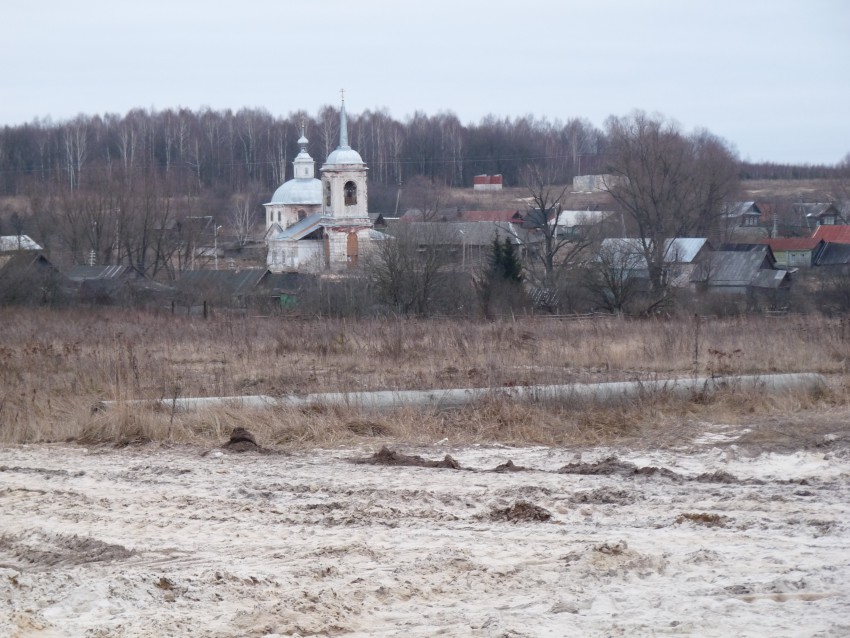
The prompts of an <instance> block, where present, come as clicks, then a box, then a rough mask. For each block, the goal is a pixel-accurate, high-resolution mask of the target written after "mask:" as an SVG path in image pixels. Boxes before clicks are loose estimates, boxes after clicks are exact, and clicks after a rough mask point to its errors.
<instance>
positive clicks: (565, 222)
mask: <svg viewBox="0 0 850 638" xmlns="http://www.w3.org/2000/svg"><path fill="white" fill-rule="evenodd" d="M613 214H614V213H613V212H612V211H608V210H562V211H561V213H560V215H558V226H566V227H568V228H572V227H573V226H585V225H588V224H598V223H599V222H601V221H602V220H604V219H605V218H606V217H609V216H611V215H613ZM554 221H555V219H554V218H552V219H550V220H549V224H550V225H551V224H553V223H554Z"/></svg>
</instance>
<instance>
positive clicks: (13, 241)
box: [0, 235, 44, 253]
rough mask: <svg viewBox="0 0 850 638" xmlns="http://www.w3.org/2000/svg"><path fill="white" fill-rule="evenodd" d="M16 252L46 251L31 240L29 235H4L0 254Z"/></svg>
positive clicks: (1, 240) (0, 241) (0, 239)
mask: <svg viewBox="0 0 850 638" xmlns="http://www.w3.org/2000/svg"><path fill="white" fill-rule="evenodd" d="M15 250H44V249H43V248H42V247H41V246H39V245H38V244H37V243H35V242H34V241H33V240H32V239H30V237H29V235H3V236H0V253H7V252H12V251H15Z"/></svg>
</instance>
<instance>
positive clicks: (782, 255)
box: [761, 237, 826, 270]
mask: <svg viewBox="0 0 850 638" xmlns="http://www.w3.org/2000/svg"><path fill="white" fill-rule="evenodd" d="M761 243H764V244H767V245H768V246H770V249H771V250H772V251H773V255H774V257H775V258H776V265H777V266H778V267H780V268H785V269H786V270H790V269H792V268H811V267H812V266H814V265H815V260H816V259H817V256H818V255H819V254H820V252H821V251H822V250H823V248H824V245H825V243H826V242H824V241H823V240H822V239H818V238H817V237H775V238H772V239H763V240H762V241H761Z"/></svg>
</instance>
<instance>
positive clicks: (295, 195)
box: [269, 177, 322, 204]
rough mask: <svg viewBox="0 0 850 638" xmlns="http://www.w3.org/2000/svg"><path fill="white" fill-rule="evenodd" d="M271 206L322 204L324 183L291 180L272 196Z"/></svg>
mask: <svg viewBox="0 0 850 638" xmlns="http://www.w3.org/2000/svg"><path fill="white" fill-rule="evenodd" d="M269 203H271V204H321V203H322V182H321V181H320V180H318V179H316V178H315V177H314V178H312V179H291V180H289V181H288V182H284V183H283V184H281V185H280V187H279V188H278V189H277V190H276V191H275V192H274V195H272V201H271V202H269Z"/></svg>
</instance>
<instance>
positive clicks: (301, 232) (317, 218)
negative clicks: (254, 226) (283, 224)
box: [266, 213, 322, 241]
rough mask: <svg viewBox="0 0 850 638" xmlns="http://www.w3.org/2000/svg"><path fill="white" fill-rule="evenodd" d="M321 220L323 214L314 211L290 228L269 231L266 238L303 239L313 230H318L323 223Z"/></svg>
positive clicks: (270, 239) (271, 239)
mask: <svg viewBox="0 0 850 638" xmlns="http://www.w3.org/2000/svg"><path fill="white" fill-rule="evenodd" d="M321 222H322V214H321V213H313V214H312V215H308V216H307V217H305V218H304V219H302V220H300V221H298V222H296V223H294V224H292V226H290V227H289V228H286V229H283V230H281V231H278V232H272V233H269V234H268V235H266V239H267V240H269V241H273V240H286V239H290V240H297V239H303V238H304V237H306V236H307V235H309V234H310V233H312V232H313V231H315V230H317V229H318V228H319V227H320V226H321V225H322V224H321ZM272 228H274V227H272Z"/></svg>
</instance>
